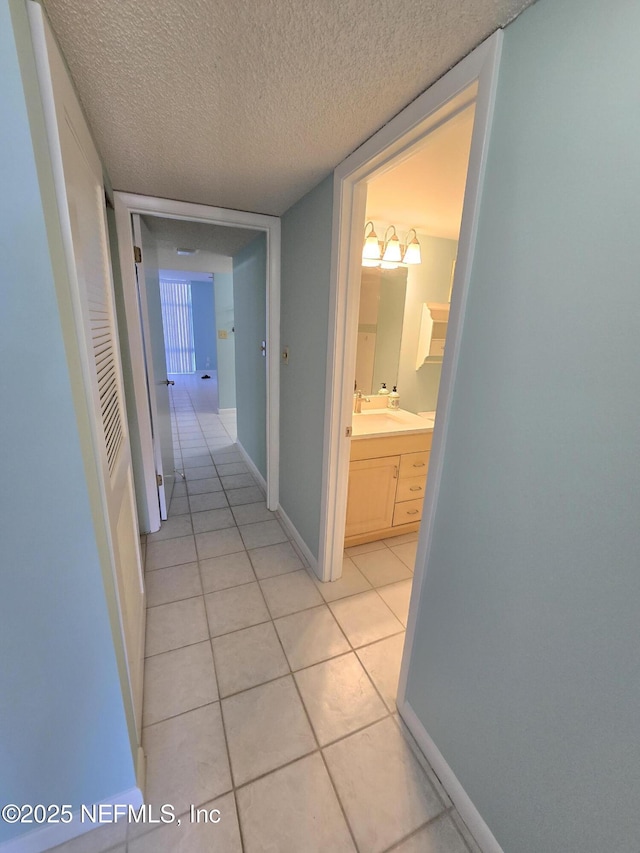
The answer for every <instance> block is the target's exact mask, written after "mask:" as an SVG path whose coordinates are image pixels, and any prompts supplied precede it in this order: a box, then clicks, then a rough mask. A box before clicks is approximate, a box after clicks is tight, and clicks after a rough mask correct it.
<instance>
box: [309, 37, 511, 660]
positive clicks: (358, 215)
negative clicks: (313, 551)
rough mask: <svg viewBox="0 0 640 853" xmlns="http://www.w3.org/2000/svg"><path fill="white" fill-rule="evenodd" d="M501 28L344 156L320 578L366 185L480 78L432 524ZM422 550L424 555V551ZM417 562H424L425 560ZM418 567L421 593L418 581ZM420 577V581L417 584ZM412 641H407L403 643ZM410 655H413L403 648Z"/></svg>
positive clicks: (342, 454) (352, 346) (337, 531)
mask: <svg viewBox="0 0 640 853" xmlns="http://www.w3.org/2000/svg"><path fill="white" fill-rule="evenodd" d="M501 45H502V31H500V30H499V31H498V32H496V33H494V34H493V35H492V36H491V37H490V38H488V39H487V40H486V41H484V42H483V43H482V44H481V45H479V47H477V48H476V49H475V50H474V51H473V52H472V53H471V54H469V56H467V57H465V59H463V60H462V61H461V62H459V63H458V65H456V67H455V68H453V69H451V71H449V72H448V73H447V74H445V75H444V77H442V78H441V79H440V80H438V82H437V83H435V84H434V85H433V86H432V87H431V88H430V89H428V90H427V91H426V92H424V93H423V94H422V95H421V96H420V97H419V98H417V99H416V100H415V101H413V102H412V103H411V104H409V106H408V107H406V109H404V110H403V111H402V112H401V113H399V114H398V115H397V116H396V117H395V118H394V119H392V120H391V121H390V122H389V123H388V124H386V125H385V126H384V127H383V128H381V129H380V130H379V131H378V132H377V133H376V134H375V135H374V136H372V137H371V138H370V139H368V140H367V141H366V142H365V143H364V144H363V145H362V146H361V147H360V148H359V149H357V151H354V153H353V154H351V155H350V156H349V157H347V159H346V160H344V161H343V162H342V163H341V164H340V165H339V166H338V167H337V169H336V170H335V173H334V198H333V234H332V257H331V283H330V295H329V331H328V347H327V351H328V355H327V374H326V386H325V388H326V401H327V403H326V415H325V429H324V459H323V478H322V501H321V519H320V554H319V559H318V564H319V577H320V578H321V579H322V580H336V579H337V578H339V577H340V575H341V573H342V552H343V545H344V530H345V516H346V501H347V482H348V475H349V439H348V438H347V437H346V428H347V427H349V426H350V425H351V411H352V403H353V386H352V380H353V375H354V373H355V358H356V330H357V315H358V302H359V282H360V270H361V259H360V253H361V246H362V234H361V226H362V224H363V223H364V219H365V209H366V182H367V180H369V179H370V178H372V177H373V176H374V175H379V174H381V173H383V172H385V171H387V170H388V169H390V168H392V167H393V166H394V165H396V164H397V163H398V161H399V160H400V159H404V158H406V157H408V156H410V155H411V153H412V150H413V149H414V148H415V146H416V144H417V143H419V142H420V141H421V140H422V139H424V138H425V137H426V136H427V135H428V134H429V133H430V132H431V131H432V130H433V128H434V126H435V124H436V123H438V124H439V123H440V122H441V118H440V117H435V115H436V114H437V113H438V111H440V110H441V109H442V108H443V107H445V106H446V104H447V103H448V102H450V101H451V100H452V99H453V98H455V97H456V96H457V95H460V94H462V93H463V92H464V91H465V90H466V89H467V88H468V87H469V86H471V85H472V84H473V83H474V82H476V81H477V82H478V94H477V98H476V114H475V121H474V130H473V136H472V143H471V154H470V161H469V171H468V175H467V187H466V192H465V203H464V212H463V217H462V225H461V229H460V239H459V244H458V259H457V263H456V272H455V281H456V286H455V288H454V290H453V302H452V306H451V315H450V320H449V329H448V333H447V349H446V352H445V356H444V363H443V368H442V378H441V382H440V394H439V400H438V418H437V420H436V427H435V433H434V441H433V448H432V451H431V461H430V473H429V481H428V486H427V494H426V497H425V510H424V513H423V523H422V535H421V540H424V538H425V536H424V531H425V530H427V529H430V527H431V524H432V521H433V519H432V513H433V507H434V506H435V498H436V496H437V488H438V486H439V478H440V471H441V468H442V454H443V451H444V441H443V437H444V435H445V434H446V427H447V424H448V416H449V401H450V394H451V385H452V383H453V377H454V374H455V365H456V364H457V358H458V351H459V347H460V333H461V330H462V319H463V316H464V306H465V303H466V294H467V287H468V279H469V272H470V268H471V259H472V255H473V244H474V240H475V234H476V229H477V217H478V212H479V195H480V189H481V185H482V177H483V173H484V163H485V160H486V147H487V141H488V134H489V129H490V125H491V116H492V109H493V102H494V99H495V86H496V80H497V69H498V64H499V58H500V50H501ZM423 556H424V554H423ZM418 565H419V566H420V565H423V564H422V563H421V562H420V560H418ZM418 575H419V572H418V570H416V578H415V580H414V594H413V595H412V600H413V601H415V599H416V598H417V591H416V587H418V589H419V587H420V585H421V578H419V577H418ZM416 581H418V583H416ZM406 648H407V646H406ZM405 657H406V655H405Z"/></svg>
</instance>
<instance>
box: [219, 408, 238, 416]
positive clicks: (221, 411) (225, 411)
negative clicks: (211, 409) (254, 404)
mask: <svg viewBox="0 0 640 853" xmlns="http://www.w3.org/2000/svg"><path fill="white" fill-rule="evenodd" d="M218 414H219V415H235V414H236V410H235V409H218Z"/></svg>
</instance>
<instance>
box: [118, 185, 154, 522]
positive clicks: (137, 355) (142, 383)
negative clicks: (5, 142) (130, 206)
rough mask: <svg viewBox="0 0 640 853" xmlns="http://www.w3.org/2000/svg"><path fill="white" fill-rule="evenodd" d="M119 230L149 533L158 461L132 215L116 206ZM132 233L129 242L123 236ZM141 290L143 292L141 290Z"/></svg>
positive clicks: (123, 294) (119, 248) (137, 487)
mask: <svg viewBox="0 0 640 853" xmlns="http://www.w3.org/2000/svg"><path fill="white" fill-rule="evenodd" d="M114 208H115V219H116V231H117V234H118V256H119V259H120V275H121V280H122V298H123V302H124V310H125V315H126V318H127V342H128V344H129V353H130V356H131V358H130V362H131V376H132V380H133V394H134V397H135V409H136V423H137V430H138V435H139V438H140V453H141V456H142V467H143V470H144V472H145V477H144V486H141V484H140V483H136V489H140V488H144V494H145V504H146V517H145V518H140V519H139V520H138V521H139V526H140V529H141V530H144V531H145V532H146V533H155V532H156V531H157V530H160V502H159V496H158V486H157V483H156V462H155V448H154V444H153V435H152V431H151V413H150V411H149V389H148V387H147V375H146V358H145V347H144V341H143V337H142V322H143V321H142V315H141V313H140V302H139V300H140V299H141V298H142V294H139V292H138V284H137V282H136V273H135V266H133V265H132V264H131V259H132V258H133V254H132V252H133V249H132V248H131V246H132V245H133V223H132V221H131V214H130V213H129V212H128V211H127V209H126V208H125V207H123V205H121V204H118V202H117V200H116V202H115V204H114ZM125 233H129V234H130V235H131V237H130V243H129V242H127V241H126V240H124V239H123V237H122V235H123V234H125ZM141 291H142V289H141Z"/></svg>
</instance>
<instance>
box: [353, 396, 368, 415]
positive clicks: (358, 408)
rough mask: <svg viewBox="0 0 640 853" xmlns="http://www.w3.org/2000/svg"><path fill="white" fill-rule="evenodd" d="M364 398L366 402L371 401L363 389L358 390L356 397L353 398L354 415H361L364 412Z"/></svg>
mask: <svg viewBox="0 0 640 853" xmlns="http://www.w3.org/2000/svg"><path fill="white" fill-rule="evenodd" d="M363 400H364V401H365V403H368V402H369V398H368V397H364V396H363V395H362V391H356V393H355V394H354V399H353V413H354V415H359V414H361V413H362V401H363Z"/></svg>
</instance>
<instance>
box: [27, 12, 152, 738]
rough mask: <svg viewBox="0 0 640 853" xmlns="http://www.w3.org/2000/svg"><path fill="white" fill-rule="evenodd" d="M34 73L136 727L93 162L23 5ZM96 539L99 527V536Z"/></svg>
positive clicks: (138, 703)
mask: <svg viewBox="0 0 640 853" xmlns="http://www.w3.org/2000/svg"><path fill="white" fill-rule="evenodd" d="M29 14H30V18H31V23H32V28H33V34H34V43H35V45H36V56H37V61H38V75H39V82H40V89H41V94H42V100H43V104H44V107H45V114H46V120H47V135H48V142H49V148H50V152H51V158H52V163H53V167H54V172H55V177H56V195H57V203H58V212H59V216H60V223H61V227H62V231H63V235H64V238H65V248H66V262H67V268H68V273H69V280H70V284H71V291H72V293H71V295H72V300H73V304H74V321H75V332H76V334H77V339H78V343H79V348H80V354H81V362H82V367H83V379H84V393H85V395H86V399H87V403H88V405H89V407H90V409H91V414H92V416H93V417H92V422H93V423H92V441H93V450H94V455H95V461H96V464H97V469H98V482H99V489H100V492H101V494H100V496H99V498H98V500H97V506H98V510H97V511H96V508H95V506H94V517H96V518H97V522H96V523H97V524H100V525H104V528H103V531H104V537H105V539H106V544H101V553H102V555H103V560H108V561H109V562H110V564H111V569H112V571H113V574H114V577H115V582H116V583H115V586H116V592H117V599H118V606H119V612H120V624H121V630H122V636H123V639H124V647H125V654H126V659H127V669H128V676H129V683H130V690H131V696H132V701H133V707H134V713H135V716H136V724H137V729H138V733H139V732H140V726H141V718H142V714H141V711H142V676H143V668H142V664H143V656H144V627H145V601H144V585H143V578H142V563H141V554H140V546H139V532H138V522H137V515H136V504H135V495H134V490H133V470H132V464H131V449H130V445H129V436H128V432H127V418H126V412H125V408H124V388H123V382H122V371H121V366H120V355H119V344H118V330H117V325H116V319H115V305H114V295H113V281H112V276H111V262H110V254H109V243H108V236H107V222H106V211H105V196H104V185H103V178H102V164H101V162H100V159H99V157H98V154H97V152H96V149H95V147H94V145H93V141H92V139H91V135H90V132H89V129H88V127H87V125H86V123H85V120H84V117H83V113H82V110H81V108H80V105H79V103H78V101H77V98H76V96H75V92H74V90H73V86H72V84H71V81H70V78H69V75H68V72H67V70H66V66H65V64H64V61H63V59H62V57H61V55H60V52H59V50H58V48H57V45H56V42H55V39H54V38H53V35H52V33H51V30H50V28H49V26H48V24H47V22H46V19H44V18H43V15H42V11H41V10H40V7H39V6H36V5H35V4H31V8H30V12H29ZM98 538H99V541H100V542H101V543H102V538H103V537H102V535H100V536H99V537H98Z"/></svg>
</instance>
